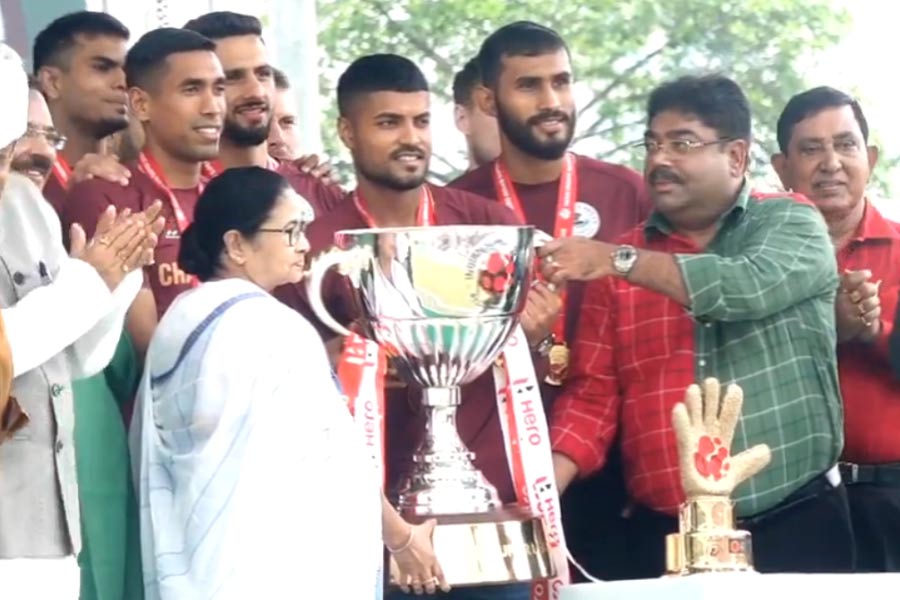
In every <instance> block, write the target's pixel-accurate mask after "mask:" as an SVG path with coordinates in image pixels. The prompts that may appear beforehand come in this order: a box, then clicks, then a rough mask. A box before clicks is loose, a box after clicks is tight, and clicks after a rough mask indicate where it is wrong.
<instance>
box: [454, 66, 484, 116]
mask: <svg viewBox="0 0 900 600" xmlns="http://www.w3.org/2000/svg"><path fill="white" fill-rule="evenodd" d="M479 85H481V71H479V70H478V59H477V58H473V59H471V60H469V62H467V63H466V64H465V66H464V67H463V68H462V69H461V70H460V71H459V72H458V73H457V74H456V75H455V76H454V77H453V102H454V103H455V104H458V105H459V106H471V104H472V92H473V91H475V88H476V87H478V86H479Z"/></svg>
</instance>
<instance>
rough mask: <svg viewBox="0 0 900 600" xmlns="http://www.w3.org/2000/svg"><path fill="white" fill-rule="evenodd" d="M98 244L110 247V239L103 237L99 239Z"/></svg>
mask: <svg viewBox="0 0 900 600" xmlns="http://www.w3.org/2000/svg"><path fill="white" fill-rule="evenodd" d="M97 243H98V244H100V245H101V246H109V238H107V237H106V236H103V235H101V236H100V237H98V238H97Z"/></svg>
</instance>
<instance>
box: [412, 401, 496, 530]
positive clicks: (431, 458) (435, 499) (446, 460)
mask: <svg viewBox="0 0 900 600" xmlns="http://www.w3.org/2000/svg"><path fill="white" fill-rule="evenodd" d="M459 403H460V393H459V387H456V386H453V387H441V388H433V387H427V388H424V389H423V391H422V405H423V407H424V409H425V413H426V424H425V436H424V439H423V440H422V443H421V444H419V447H418V449H417V450H416V452H415V454H413V466H412V472H411V473H410V475H409V478H408V479H407V481H406V482H405V483H404V485H403V487H402V488H401V491H400V496H399V502H398V504H399V508H400V511H401V512H404V513H412V514H414V515H418V516H432V515H449V514H463V513H479V512H487V511H489V510H491V509H493V508H497V507H499V506H500V501H499V499H498V496H497V490H496V489H494V486H492V485H491V484H489V483H488V482H487V480H486V479H485V478H484V475H482V474H481V472H480V471H479V470H478V469H476V468H475V465H474V464H473V463H472V459H473V458H474V457H475V455H474V454H473V453H472V452H469V450H468V449H467V448H466V446H465V444H463V442H462V440H461V439H460V437H459V432H458V431H457V428H456V411H457V409H458V408H459Z"/></svg>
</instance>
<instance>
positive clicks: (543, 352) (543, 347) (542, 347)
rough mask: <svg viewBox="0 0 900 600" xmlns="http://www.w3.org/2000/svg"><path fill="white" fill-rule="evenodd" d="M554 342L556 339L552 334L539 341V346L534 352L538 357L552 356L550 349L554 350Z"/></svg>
mask: <svg viewBox="0 0 900 600" xmlns="http://www.w3.org/2000/svg"><path fill="white" fill-rule="evenodd" d="M554 342H555V339H554V337H553V334H552V333H551V334H550V335H548V336H547V337H545V338H544V339H542V340H541V341H539V342H538V343H537V346H535V347H534V348H533V349H532V351H533V352H535V353H536V354H537V355H538V356H541V357H545V356H547V355H548V354H550V349H551V348H553V344H554Z"/></svg>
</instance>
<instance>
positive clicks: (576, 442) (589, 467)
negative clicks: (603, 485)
mask: <svg viewBox="0 0 900 600" xmlns="http://www.w3.org/2000/svg"><path fill="white" fill-rule="evenodd" d="M597 445H598V444H597V443H594V444H591V443H590V442H589V441H588V440H585V438H583V437H581V436H580V435H578V434H577V433H575V432H574V431H572V429H571V428H570V427H562V426H558V425H554V426H551V427H550V447H551V448H552V450H553V452H558V453H559V454H563V455H565V456H567V457H568V458H569V459H570V460H571V461H572V462H574V463H575V465H576V466H577V467H578V477H579V478H582V477H586V476H587V475H590V474H591V473H593V472H595V471H599V470H600V469H601V468H602V467H603V465H604V464H605V463H606V456H605V454H601V453H600V451H599V448H598V447H597Z"/></svg>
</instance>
